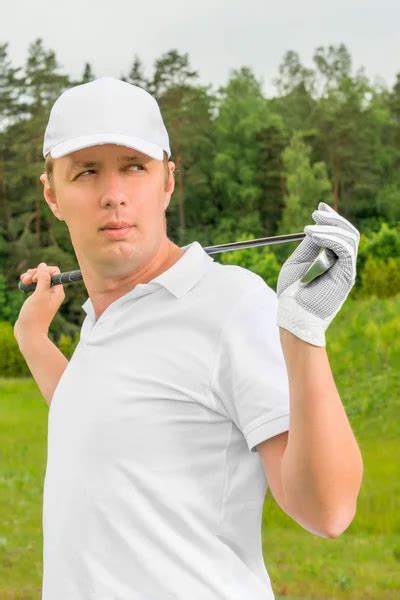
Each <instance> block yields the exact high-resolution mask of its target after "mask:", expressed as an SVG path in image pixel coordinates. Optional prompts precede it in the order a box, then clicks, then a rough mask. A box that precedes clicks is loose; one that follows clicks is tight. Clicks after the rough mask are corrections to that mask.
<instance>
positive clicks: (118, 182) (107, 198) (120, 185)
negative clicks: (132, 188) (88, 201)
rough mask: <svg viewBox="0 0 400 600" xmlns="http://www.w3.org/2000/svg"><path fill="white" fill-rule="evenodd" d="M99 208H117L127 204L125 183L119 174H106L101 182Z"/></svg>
mask: <svg viewBox="0 0 400 600" xmlns="http://www.w3.org/2000/svg"><path fill="white" fill-rule="evenodd" d="M102 184H103V185H102V188H103V189H102V193H101V206H102V207H103V206H112V207H114V206H118V205H119V204H127V202H128V195H127V193H126V182H125V183H124V181H123V177H122V176H121V174H120V173H115V172H113V173H108V174H107V175H104V177H103V182H102Z"/></svg>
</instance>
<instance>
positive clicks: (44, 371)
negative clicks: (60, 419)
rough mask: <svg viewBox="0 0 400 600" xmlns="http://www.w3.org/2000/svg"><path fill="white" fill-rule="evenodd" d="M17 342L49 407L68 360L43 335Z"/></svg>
mask: <svg viewBox="0 0 400 600" xmlns="http://www.w3.org/2000/svg"><path fill="white" fill-rule="evenodd" d="M17 342H18V346H19V349H20V351H21V354H22V355H23V357H24V359H25V361H26V363H27V365H28V367H29V370H30V372H31V373H32V376H33V378H34V379H35V381H36V383H37V385H38V387H39V389H40V391H41V393H42V395H43V397H44V399H45V400H46V402H47V404H48V405H49V406H50V403H51V399H52V397H53V394H54V391H55V389H56V387H57V385H58V382H59V381H60V378H61V375H62V374H63V373H64V371H65V369H66V367H67V365H68V359H67V358H66V357H65V356H64V354H63V353H62V352H61V351H60V350H59V349H58V348H57V346H56V345H55V344H53V342H52V341H51V340H50V339H49V338H48V337H47V336H46V335H45V334H42V335H32V336H29V338H25V340H21V339H17Z"/></svg>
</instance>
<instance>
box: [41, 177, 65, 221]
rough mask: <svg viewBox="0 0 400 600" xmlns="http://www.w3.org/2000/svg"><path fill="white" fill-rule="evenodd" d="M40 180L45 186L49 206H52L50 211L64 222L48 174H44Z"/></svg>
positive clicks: (44, 193)
mask: <svg viewBox="0 0 400 600" xmlns="http://www.w3.org/2000/svg"><path fill="white" fill-rule="evenodd" d="M39 179H40V181H41V182H42V184H43V196H44V199H45V200H46V202H47V204H48V205H49V206H50V210H51V211H52V212H53V214H54V215H55V216H56V217H57V218H58V219H59V220H60V221H64V219H63V217H62V214H61V211H60V209H59V207H58V204H57V200H56V194H55V191H54V189H53V188H52V187H51V185H50V182H49V180H48V177H47V174H46V173H42V175H41V176H40V177H39Z"/></svg>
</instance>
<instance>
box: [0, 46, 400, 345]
mask: <svg viewBox="0 0 400 600" xmlns="http://www.w3.org/2000/svg"><path fill="white" fill-rule="evenodd" d="M114 76H115V77H118V78H120V79H123V80H124V81H128V82H130V83H133V84H136V85H139V86H141V87H143V88H144V89H146V90H147V91H149V92H150V93H151V94H153V95H154V96H155V97H156V99H157V101H158V103H159V105H160V108H161V112H162V114H163V118H164V121H165V124H166V127H167V130H168V133H169V137H170V145H171V151H172V156H171V160H173V161H174V162H175V164H176V171H175V191H174V194H173V196H172V198H171V202H170V205H169V207H168V209H167V213H166V214H167V222H168V236H169V237H170V238H171V239H172V240H174V241H175V242H176V243H177V244H178V245H180V246H183V245H186V244H189V243H191V242H192V241H194V240H198V241H199V242H200V243H201V244H202V245H203V246H211V245H215V244H222V243H227V242H232V241H239V240H244V239H251V238H256V237H264V236H268V235H277V234H279V233H294V232H298V231H302V230H303V228H304V226H305V225H307V224H312V222H313V221H312V220H311V213H312V211H313V210H314V209H316V208H317V206H318V202H320V201H324V202H327V203H328V204H330V205H331V206H332V207H333V208H334V209H335V210H337V211H339V212H340V213H341V214H342V215H343V216H344V217H346V218H348V219H349V220H350V221H351V222H352V223H353V224H354V225H355V226H356V227H357V228H358V229H359V230H360V231H361V234H362V240H361V244H360V265H361V267H362V268H363V269H364V275H365V277H367V276H368V278H369V279H368V281H367V280H365V281H364V289H367V288H369V289H372V287H373V285H372V283H371V281H375V283H376V281H377V280H379V281H380V283H379V285H378V284H376V285H377V286H378V287H379V286H380V287H379V289H380V290H381V291H382V289H383V288H382V286H383V287H384V286H385V285H386V284H387V280H388V274H390V273H392V274H393V278H394V281H395V283H393V278H392V279H391V280H390V281H391V282H390V285H389V290H386V292H382V293H381V295H383V296H385V295H386V296H387V295H390V294H391V293H392V292H393V290H394V291H398V290H400V280H399V273H400V262H399V260H400V259H399V257H400V241H399V225H398V223H399V220H400V72H399V73H397V77H396V82H395V84H394V85H393V87H392V88H391V89H390V88H388V87H387V86H386V85H385V84H383V83H380V82H375V83H373V84H372V83H370V82H369V80H368V78H367V77H366V75H365V72H364V69H363V68H360V69H359V70H358V71H357V72H356V73H354V72H353V67H352V59H351V56H350V53H349V51H348V49H347V48H346V46H345V45H343V44H340V45H338V46H336V47H335V46H329V47H322V46H321V47H318V48H317V49H316V50H315V52H314V56H313V68H306V67H305V66H304V65H303V64H302V63H301V60H300V58H299V55H298V54H297V53H296V52H295V51H293V50H289V51H287V52H286V54H285V55H284V57H283V59H282V61H281V64H280V65H279V68H278V74H277V77H276V78H275V79H274V85H275V88H276V91H277V93H276V95H275V96H274V97H271V98H267V97H265V96H264V94H263V91H262V83H261V82H260V81H258V80H257V78H256V77H255V75H254V74H253V72H252V70H251V69H250V68H249V67H247V66H243V67H241V68H240V69H237V70H232V71H231V73H230V76H229V79H228V81H227V83H226V85H224V86H221V87H219V88H218V89H216V90H214V89H213V88H212V86H211V85H208V86H205V85H200V84H199V82H198V73H197V72H196V71H195V70H194V69H192V67H191V65H190V61H189V57H188V55H187V54H185V53H180V52H179V51H178V50H176V49H173V50H171V51H169V52H167V53H165V54H163V55H162V56H161V57H160V58H159V59H157V60H156V61H155V63H154V65H153V72H152V75H151V77H150V78H146V77H145V75H144V69H143V64H142V61H141V59H140V57H139V56H138V55H137V54H135V55H134V59H133V61H132V65H131V67H130V70H129V72H128V73H115V74H114ZM96 77H97V75H96V74H95V73H93V69H92V67H91V65H90V63H85V65H84V68H83V73H82V77H81V78H80V79H79V80H74V79H72V78H71V77H70V76H69V75H68V74H66V73H63V72H62V70H61V68H60V66H59V64H58V62H57V59H56V55H55V53H54V51H52V50H51V49H47V48H46V47H45V45H44V43H43V40H42V39H41V38H37V39H36V40H35V41H34V42H32V43H31V44H30V46H29V48H28V53H27V58H26V61H25V64H24V65H23V66H22V67H21V66H15V65H13V63H12V58H11V57H10V56H9V50H8V43H7V42H5V43H2V44H0V322H1V321H6V322H8V323H10V324H13V323H14V322H15V320H16V319H17V317H18V313H19V310H20V307H21V305H22V303H23V302H24V301H25V298H26V296H25V295H24V294H22V293H21V292H20V291H19V290H18V289H17V284H18V281H19V275H20V274H21V273H23V272H24V271H25V270H26V269H28V268H30V267H34V266H37V264H39V262H42V261H44V262H46V263H47V264H51V265H58V266H59V267H60V269H61V270H62V271H69V270H74V269H77V268H79V265H78V264H77V260H76V257H75V254H74V250H73V247H72V244H71V241H70V238H69V233H68V229H67V227H66V225H65V223H64V222H61V221H59V220H58V219H56V218H55V217H54V215H53V214H52V212H51V211H50V209H49V207H48V205H47V204H46V202H45V200H44V198H43V186H42V184H41V182H40V180H39V176H40V175H41V174H42V173H43V172H44V159H43V154H42V148H43V136H44V131H45V128H46V125H47V121H48V117H49V112H50V109H51V106H52V105H53V103H54V102H55V100H56V99H57V98H58V96H59V95H60V94H61V93H62V92H63V91H64V90H66V89H67V88H69V87H72V86H74V85H79V84H81V83H85V82H87V81H91V80H92V79H95V78H96ZM293 249H294V246H293V244H285V245H280V246H274V247H271V248H261V249H251V250H244V251H241V252H240V253H239V252H232V253H225V254H219V255H214V259H215V260H218V261H220V262H235V263H236V264H242V265H243V266H245V267H248V268H251V269H253V270H255V271H257V272H259V273H260V274H262V275H265V278H266V280H267V281H268V282H269V283H271V285H274V282H276V277H277V272H278V271H279V268H280V266H281V264H282V262H283V260H284V259H285V258H286V257H287V256H288V255H289V254H290V253H291V252H292V251H293ZM361 275H362V269H360V270H359V273H358V277H361ZM396 277H397V280H396ZM371 278H372V279H371ZM374 278H375V279H374ZM396 281H397V283H396ZM361 285H362V281H361V279H360V286H361ZM371 286H372V287H371ZM393 286H395V287H393ZM396 286H398V289H397V288H396ZM66 289H67V290H68V291H67V292H66V299H65V301H64V303H63V305H62V308H61V310H60V312H59V314H58V315H57V316H56V318H55V320H54V322H53V324H52V330H53V332H54V333H57V334H61V333H63V334H66V335H73V334H75V333H76V332H77V331H78V330H79V328H80V324H81V322H82V320H83V317H84V314H83V311H82V308H81V305H82V304H83V302H84V301H85V299H86V298H87V294H86V290H85V288H84V286H83V285H82V284H74V285H71V286H68V287H67V288H66ZM360 289H361V288H360ZM378 295H379V294H378ZM55 337H57V335H56V336H55Z"/></svg>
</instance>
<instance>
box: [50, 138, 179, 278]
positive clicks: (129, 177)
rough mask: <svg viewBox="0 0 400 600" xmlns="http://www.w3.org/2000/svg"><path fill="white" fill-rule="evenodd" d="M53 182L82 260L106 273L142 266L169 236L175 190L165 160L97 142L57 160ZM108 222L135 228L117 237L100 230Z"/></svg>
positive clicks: (115, 273) (119, 272)
mask: <svg viewBox="0 0 400 600" xmlns="http://www.w3.org/2000/svg"><path fill="white" fill-rule="evenodd" d="M170 180H172V181H171V184H172V187H173V178H172V177H170ZM54 183H55V192H56V200H57V204H58V207H59V209H60V212H61V215H62V218H63V219H64V220H65V222H66V224H67V226H68V229H69V232H70V235H71V241H72V244H73V246H74V249H75V252H76V254H77V257H78V259H79V261H80V262H81V264H82V262H83V263H85V264H92V265H93V266H95V267H96V270H97V269H98V270H99V271H101V272H103V274H104V275H112V274H114V275H117V274H123V272H124V270H125V269H127V268H129V269H132V268H133V269H136V268H138V267H140V265H141V264H142V263H143V262H146V260H147V259H148V257H150V256H151V255H153V254H154V253H155V251H156V249H157V247H158V246H159V244H160V241H161V240H162V239H163V237H164V236H165V224H164V215H165V209H166V208H167V206H168V204H169V200H170V196H171V193H172V192H171V186H169V187H168V189H167V190H166V189H165V187H164V185H165V183H164V166H163V161H158V160H155V159H152V158H150V157H149V156H147V155H145V154H142V153H140V152H138V151H136V150H133V149H132V148H127V147H125V146H120V145H117V144H103V145H99V146H92V147H91V148H84V149H82V150H78V151H76V152H73V153H71V154H69V155H66V156H64V157H61V158H59V159H56V160H55V161H54ZM108 221H127V222H128V223H130V224H131V225H132V227H131V228H129V229H128V230H127V231H126V232H122V231H121V235H118V236H114V235H112V234H109V233H107V231H104V230H102V229H101V228H103V227H104V226H105V225H106V223H107V222H108ZM114 233H115V232H114Z"/></svg>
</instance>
